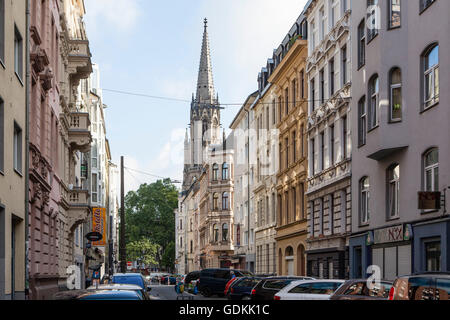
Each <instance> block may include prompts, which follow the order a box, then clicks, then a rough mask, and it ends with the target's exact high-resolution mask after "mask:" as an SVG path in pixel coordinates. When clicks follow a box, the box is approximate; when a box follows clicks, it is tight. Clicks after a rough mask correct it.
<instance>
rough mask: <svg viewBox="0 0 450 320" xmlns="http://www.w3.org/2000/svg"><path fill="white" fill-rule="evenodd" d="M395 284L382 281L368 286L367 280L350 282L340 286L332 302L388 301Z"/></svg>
mask: <svg viewBox="0 0 450 320" xmlns="http://www.w3.org/2000/svg"><path fill="white" fill-rule="evenodd" d="M392 285H393V283H392V282H390V281H380V283H379V284H376V283H375V284H373V285H372V287H368V286H367V279H359V280H348V281H346V282H345V283H344V284H343V285H342V286H340V287H339V288H338V289H337V290H336V291H335V292H334V294H333V295H332V296H331V297H330V300H388V298H389V292H390V290H391V288H392Z"/></svg>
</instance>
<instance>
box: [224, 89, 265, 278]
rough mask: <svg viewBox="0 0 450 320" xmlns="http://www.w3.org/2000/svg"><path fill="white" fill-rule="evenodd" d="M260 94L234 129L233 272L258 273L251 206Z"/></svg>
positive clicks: (243, 111) (248, 101)
mask: <svg viewBox="0 0 450 320" xmlns="http://www.w3.org/2000/svg"><path fill="white" fill-rule="evenodd" d="M258 94H259V92H258V91H256V92H254V93H252V94H251V95H249V96H248V97H247V99H246V101H245V103H244V104H243V106H242V107H241V109H240V110H239V112H238V113H237V115H236V117H235V118H234V120H233V122H232V123H231V125H230V129H231V130H232V132H231V135H230V137H231V138H232V139H234V142H233V145H234V148H233V149H234V159H233V161H234V185H235V192H234V199H233V200H234V201H233V204H234V227H233V233H234V234H235V237H234V246H235V252H234V255H233V257H232V258H233V259H232V264H233V268H235V269H243V270H255V247H254V246H252V245H250V239H249V238H250V234H251V233H252V230H253V231H254V230H255V219H254V215H251V214H249V204H250V199H251V196H250V193H251V188H250V183H249V182H250V158H249V145H250V130H249V128H250V107H251V106H252V105H253V103H254V101H255V100H256V98H257V97H258Z"/></svg>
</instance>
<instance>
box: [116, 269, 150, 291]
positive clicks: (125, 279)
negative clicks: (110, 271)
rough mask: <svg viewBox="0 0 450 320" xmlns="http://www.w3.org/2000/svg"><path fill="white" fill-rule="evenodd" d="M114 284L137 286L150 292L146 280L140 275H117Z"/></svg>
mask: <svg viewBox="0 0 450 320" xmlns="http://www.w3.org/2000/svg"><path fill="white" fill-rule="evenodd" d="M112 283H119V284H135V285H138V286H140V287H141V288H142V289H143V290H148V286H146V282H145V279H144V277H143V276H142V274H140V273H116V274H114V275H113V277H112Z"/></svg>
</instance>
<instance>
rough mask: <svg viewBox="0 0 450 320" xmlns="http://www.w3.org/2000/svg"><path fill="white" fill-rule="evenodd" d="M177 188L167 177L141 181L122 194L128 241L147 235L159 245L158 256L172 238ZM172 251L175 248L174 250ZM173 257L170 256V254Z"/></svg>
mask: <svg viewBox="0 0 450 320" xmlns="http://www.w3.org/2000/svg"><path fill="white" fill-rule="evenodd" d="M177 207H178V191H177V189H176V188H175V186H174V185H173V184H172V183H171V182H170V180H169V179H166V180H164V181H162V180H159V181H157V182H155V183H152V184H143V185H141V186H140V187H139V189H138V190H137V191H131V192H129V193H128V194H127V195H126V197H125V233H126V241H127V243H132V242H136V241H140V240H142V239H147V240H149V241H150V242H151V243H153V244H155V245H158V246H159V247H160V248H161V252H158V253H157V254H156V259H157V261H158V262H159V263H161V256H160V255H162V256H164V254H165V253H166V251H167V248H168V246H169V244H170V243H171V242H173V241H174V239H175V212H174V211H175V209H176V208H177ZM173 255H175V252H174V253H173ZM172 260H173V258H172Z"/></svg>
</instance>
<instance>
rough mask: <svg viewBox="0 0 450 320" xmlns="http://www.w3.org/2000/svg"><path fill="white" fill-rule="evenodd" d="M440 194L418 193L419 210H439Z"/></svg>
mask: <svg viewBox="0 0 450 320" xmlns="http://www.w3.org/2000/svg"><path fill="white" fill-rule="evenodd" d="M440 209H441V193H440V192H419V210H440Z"/></svg>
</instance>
